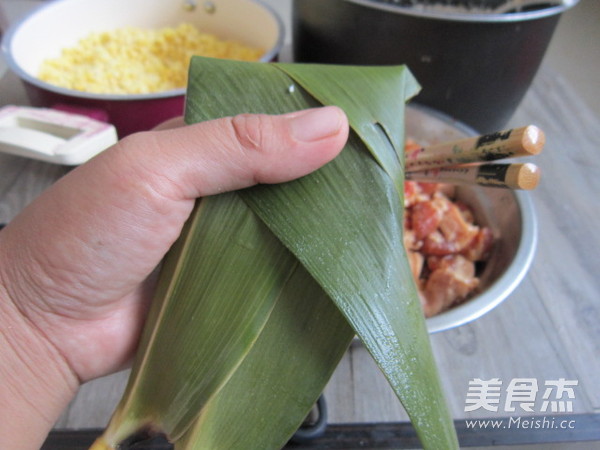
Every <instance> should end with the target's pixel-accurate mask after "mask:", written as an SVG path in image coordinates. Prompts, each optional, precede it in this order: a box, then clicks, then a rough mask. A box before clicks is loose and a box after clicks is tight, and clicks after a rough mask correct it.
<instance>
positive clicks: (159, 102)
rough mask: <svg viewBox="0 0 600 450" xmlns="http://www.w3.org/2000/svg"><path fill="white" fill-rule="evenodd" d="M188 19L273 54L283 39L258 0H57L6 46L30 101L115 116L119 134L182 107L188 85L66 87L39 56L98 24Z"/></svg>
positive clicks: (17, 28) (156, 24)
mask: <svg viewBox="0 0 600 450" xmlns="http://www.w3.org/2000/svg"><path fill="white" fill-rule="evenodd" d="M183 22H187V23H191V24H193V25H195V26H196V27H198V28H199V29H201V30H203V31H205V32H208V33H213V34H215V35H217V36H220V37H222V38H228V39H235V40H238V41H241V42H244V43H246V44H248V45H251V46H256V47H260V48H263V49H265V50H266V52H265V54H264V56H263V57H262V58H261V61H271V60H273V59H276V57H277V55H278V54H279V52H280V50H281V47H282V46H283V39H284V28H283V23H282V21H281V19H280V18H279V17H278V16H277V14H276V13H275V12H274V11H273V10H272V9H271V8H270V7H268V6H267V5H265V4H263V3H261V1H260V0H212V1H210V2H203V3H198V4H196V2H195V1H193V0H153V1H152V2H149V1H148V0H127V1H126V2H124V1H122V0H102V1H97V0H57V1H54V2H51V3H48V4H46V5H43V6H41V7H39V8H38V9H36V10H34V11H33V12H32V13H31V14H29V15H28V16H27V17H25V18H24V19H23V20H22V21H20V22H18V23H16V24H15V25H13V26H12V27H11V28H9V30H8V31H7V33H6V35H5V36H4V39H3V42H2V52H3V54H4V57H5V59H6V61H7V63H8V65H9V67H10V68H11V70H13V71H14V72H15V73H16V74H17V75H18V76H19V77H20V78H21V79H22V80H23V82H24V84H25V88H26V91H27V94H28V96H29V99H30V102H31V104H32V105H33V106H45V107H58V108H59V109H63V110H64V109H66V110H71V111H76V112H82V113H85V114H88V115H91V116H94V117H95V118H101V119H103V120H106V121H107V122H110V123H112V124H113V125H114V126H115V127H116V128H117V131H118V133H119V136H120V137H123V136H126V135H128V134H131V133H134V132H137V131H143V130H148V129H151V128H153V127H154V126H156V125H158V124H159V123H161V122H163V121H165V120H167V119H170V118H172V117H175V116H179V115H181V114H183V108H184V102H185V89H174V90H170V91H164V92H158V93H153V94H132V95H106V94H92V93H86V92H81V91H75V90H71V89H65V88H61V87H58V86H54V85H51V84H49V83H46V82H43V81H41V80H39V79H38V78H37V76H36V73H37V71H38V68H39V67H40V64H41V62H42V61H43V60H44V59H46V58H49V57H56V56H58V55H59V53H60V51H61V50H62V49H63V48H65V47H69V46H73V45H74V44H75V43H76V42H77V41H78V40H79V39H81V38H83V37H85V36H87V35H88V34H90V33H92V32H96V31H106V30H111V29H115V28H121V27H126V26H135V27H141V28H160V27H165V26H176V25H179V24H180V23H183Z"/></svg>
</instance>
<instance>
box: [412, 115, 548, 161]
mask: <svg viewBox="0 0 600 450" xmlns="http://www.w3.org/2000/svg"><path fill="white" fill-rule="evenodd" d="M545 143H546V136H545V135H544V132H543V131H542V130H541V129H539V128H538V127H536V126H535V125H528V126H525V127H521V128H514V129H510V130H505V131H498V132H495V133H490V134H484V135H482V136H476V137H470V138H465V139H459V140H456V141H451V142H446V143H441V144H435V145H431V146H428V147H420V148H416V149H414V150H408V151H407V152H406V167H405V168H406V172H414V171H417V170H424V169H433V168H439V167H446V166H455V165H459V164H468V163H476V162H484V161H495V160H499V159H505V158H512V157H518V156H533V155H537V154H539V153H540V152H541V151H542V149H543V147H544V145H545Z"/></svg>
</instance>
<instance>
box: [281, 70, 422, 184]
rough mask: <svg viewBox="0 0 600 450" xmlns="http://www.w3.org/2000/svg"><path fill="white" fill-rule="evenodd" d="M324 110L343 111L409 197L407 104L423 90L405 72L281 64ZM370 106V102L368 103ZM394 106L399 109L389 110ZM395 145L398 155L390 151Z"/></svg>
mask: <svg viewBox="0 0 600 450" xmlns="http://www.w3.org/2000/svg"><path fill="white" fill-rule="evenodd" d="M278 67H279V68H280V69H281V70H283V71H285V72H286V73H287V74H288V75H289V76H290V77H291V78H292V79H293V80H295V81H296V82H297V83H299V84H300V85H301V86H302V87H303V88H304V89H305V90H306V91H307V92H308V93H310V94H311V95H312V96H313V97H315V98H316V99H317V100H319V102H320V103H322V104H324V105H337V106H339V107H340V108H342V109H343V110H344V111H345V112H346V115H347V116H348V120H349V121H350V126H351V127H352V128H353V129H354V131H355V132H356V133H357V134H358V135H359V136H360V137H361V139H362V141H363V143H364V145H365V146H366V147H367V148H368V149H369V151H370V152H371V154H372V155H373V157H374V158H375V159H376V160H377V161H378V162H379V164H380V165H381V166H382V167H383V169H384V170H385V171H386V172H387V173H388V175H389V176H390V177H391V178H392V180H394V183H395V184H396V187H397V189H398V192H399V193H400V194H401V195H402V194H403V192H404V183H403V182H404V103H405V102H406V100H408V99H409V98H411V97H413V96H414V95H416V94H417V93H418V91H419V85H418V84H417V82H416V80H415V79H414V77H413V76H412V74H411V73H410V72H409V71H408V70H407V69H406V68H405V67H403V66H394V67H387V68H385V69H383V68H381V67H371V66H366V67H360V68H359V69H357V68H353V67H347V66H336V65H318V64H279V65H278ZM366 100H368V101H366ZM390 100H391V101H395V102H398V103H397V105H395V107H385V108H383V107H382V105H388V104H389V103H390ZM390 145H391V146H392V147H393V149H390V148H389V147H390Z"/></svg>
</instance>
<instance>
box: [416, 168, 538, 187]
mask: <svg viewBox="0 0 600 450" xmlns="http://www.w3.org/2000/svg"><path fill="white" fill-rule="evenodd" d="M406 179H407V180H410V181H424V182H434V183H450V184H476V185H479V186H490V187H503V188H509V189H524V190H531V189H535V187H536V186H537V185H538V183H539V181H540V169H539V167H538V166H536V165H535V164H532V163H524V164H466V165H456V166H451V167H440V168H436V169H427V170H420V171H415V172H407V173H406Z"/></svg>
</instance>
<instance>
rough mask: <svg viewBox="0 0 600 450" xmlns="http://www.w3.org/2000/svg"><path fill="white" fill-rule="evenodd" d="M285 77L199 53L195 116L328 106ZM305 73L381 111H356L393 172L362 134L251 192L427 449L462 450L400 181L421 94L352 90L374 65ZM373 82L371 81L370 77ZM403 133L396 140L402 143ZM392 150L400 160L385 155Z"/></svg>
mask: <svg viewBox="0 0 600 450" xmlns="http://www.w3.org/2000/svg"><path fill="white" fill-rule="evenodd" d="M314 67H315V66H312V69H313V70H314ZM284 70H285V72H288V73H291V72H294V70H290V66H288V65H286V66H277V65H266V64H252V63H239V62H232V61H219V60H210V59H204V58H194V59H193V61H192V68H191V77H190V80H191V81H190V87H189V95H188V99H187V107H186V118H187V120H188V121H190V122H195V121H201V120H207V119H211V118H215V117H222V116H226V115H233V114H237V113H240V112H262V113H282V112H288V111H292V110H296V109H299V108H306V107H311V106H315V105H316V104H318V102H317V101H316V100H315V99H314V98H313V97H312V96H310V95H309V94H308V92H307V91H306V90H304V89H300V88H299V89H290V86H291V85H293V84H294V83H295V82H298V83H300V81H298V80H296V79H295V78H294V79H292V78H290V77H289V76H288V75H287V74H286V73H285V72H284ZM301 70H302V72H301V73H300V72H298V73H300V75H298V78H300V79H301V81H302V83H301V84H303V85H304V84H306V83H309V84H310V85H311V88H313V87H314V85H313V83H317V84H319V83H320V84H321V85H320V86H318V89H316V88H315V92H318V95H319V96H322V97H323V98H326V99H327V102H331V103H333V104H335V103H337V101H338V100H339V101H340V102H342V101H343V99H342V98H341V97H344V96H348V95H353V96H355V99H354V101H353V104H354V105H355V106H356V105H361V104H362V105H370V106H369V110H372V109H373V108H375V111H376V114H373V117H375V118H376V123H378V124H380V126H381V128H379V129H381V130H385V133H381V132H375V131H373V130H375V128H373V127H369V126H367V127H366V130H367V131H364V130H365V129H363V128H361V126H360V123H361V121H362V120H363V118H362V117H361V115H362V112H361V110H360V108H358V107H357V106H356V107H353V108H352V109H351V110H350V111H346V113H347V114H348V115H349V116H350V122H351V123H353V124H354V126H355V127H356V128H357V129H358V130H359V131H360V133H361V134H365V133H366V134H369V137H368V138H366V139H367V140H368V142H369V145H370V146H371V147H373V148H375V150H374V152H375V153H376V154H377V155H379V156H378V158H377V160H378V161H380V163H381V165H380V164H378V163H377V162H376V161H375V160H374V159H373V158H372V156H371V154H370V153H369V151H368V150H367V146H366V145H365V143H364V142H363V141H362V140H361V138H360V137H359V136H358V135H357V134H355V133H352V134H351V136H350V138H349V142H348V145H347V147H346V149H345V150H344V151H343V152H342V154H341V155H340V156H339V157H338V158H336V159H335V160H334V161H333V162H332V163H330V164H328V165H327V166H325V167H324V168H322V169H320V170H319V171H317V172H315V173H313V174H311V175H309V176H306V177H303V178H302V179H300V180H296V181H293V182H290V183H285V184H281V185H277V186H259V187H256V188H252V189H247V190H245V191H242V192H240V195H241V196H242V198H243V199H244V200H245V201H246V202H247V203H248V204H249V205H250V207H251V208H252V209H253V211H255V213H256V214H257V215H258V216H259V217H261V219H262V220H263V221H264V222H265V223H266V224H267V225H268V227H269V228H270V229H271V230H272V231H273V233H274V234H275V235H276V236H277V237H278V238H279V239H280V240H281V241H282V242H283V243H284V244H285V245H286V246H287V247H288V248H289V249H290V250H291V251H292V252H293V253H294V254H295V255H296V257H297V258H298V259H299V260H300V261H301V262H302V264H303V265H304V267H306V269H307V270H308V272H309V273H310V274H311V275H312V276H313V277H314V278H315V280H317V281H318V282H319V284H320V285H321V286H322V287H323V289H324V290H325V291H326V292H327V293H328V294H329V296H330V297H331V298H332V299H333V301H334V302H335V303H336V305H337V306H338V308H339V310H340V311H341V312H342V313H343V314H344V316H345V317H346V319H347V320H348V322H349V323H350V324H351V325H352V327H353V328H354V330H355V331H356V332H357V334H358V335H359V336H360V337H361V339H362V341H363V343H364V344H365V346H366V347H367V348H368V350H369V351H370V352H371V354H372V355H373V357H374V358H375V360H376V361H377V362H378V364H379V366H380V368H381V369H382V371H383V372H384V374H385V375H386V377H387V378H388V380H389V382H390V384H391V385H392V387H393V388H394V390H395V391H396V393H397V395H398V396H399V398H400V399H401V401H402V403H403V405H404V406H405V408H406V410H407V412H408V414H409V415H410V417H411V419H412V421H413V424H414V426H415V428H416V430H417V433H418V434H419V437H420V439H421V441H422V443H423V445H424V447H425V448H433V449H438V448H455V447H457V440H456V435H455V431H454V428H453V424H452V421H451V418H450V415H449V413H448V410H447V407H446V404H445V401H444V395H443V392H442V390H441V385H440V382H439V378H438V376H437V371H436V368H435V361H434V359H433V355H432V351H431V348H430V345H429V339H428V335H427V331H426V328H425V323H424V319H423V315H422V311H421V308H420V304H419V300H418V296H417V294H416V290H415V287H414V284H413V283H414V282H413V279H412V276H411V274H410V269H409V266H408V262H407V259H406V254H405V251H404V249H403V243H402V220H403V202H402V197H401V190H399V186H400V184H401V183H402V181H403V178H402V171H401V164H400V162H394V158H396V159H397V155H398V142H403V141H404V136H403V134H402V133H398V125H397V124H394V123H392V122H393V121H394V120H396V121H400V120H401V119H402V117H403V109H404V102H405V100H406V96H407V95H410V93H411V90H410V89H408V90H407V89H405V87H404V86H402V82H401V81H398V83H392V82H390V83H385V84H384V86H386V88H387V89H389V90H388V91H386V92H385V94H386V95H385V96H378V97H377V102H379V103H377V104H374V102H373V99H372V98H370V96H369V95H370V92H372V89H362V90H359V91H356V92H353V91H352V92H351V91H349V90H346V89H344V86H345V83H346V82H348V83H350V84H349V85H350V86H352V80H353V79H354V77H357V76H358V75H357V73H359V74H360V73H361V71H362V70H365V69H364V68H361V67H349V66H345V67H343V68H336V69H335V70H336V72H335V77H318V76H317V77H314V79H313V78H311V77H307V76H305V75H306V70H309V69H301ZM368 70H369V71H371V70H372V68H369V69H368ZM378 70H379V71H380V75H379V77H384V78H385V77H392V78H398V76H400V77H402V74H403V73H404V70H405V69H404V68H398V67H380V68H378ZM399 74H400V75H399ZM295 76H296V72H294V74H293V77H295ZM361 78H362V79H363V80H365V82H366V78H368V77H361ZM242 80H243V81H242ZM307 80H308V81H307ZM394 86H395V88H394ZM374 89H377V86H375V88H374ZM224 92H227V93H228V95H225V96H224V95H223V93H224ZM338 96H339V98H338ZM372 103H373V104H372ZM365 107H366V106H365ZM381 111H387V112H385V113H382V112H381ZM394 130H395V131H394ZM400 131H401V130H400ZM394 133H398V134H394ZM392 134H394V136H393V139H394V142H395V143H394V142H392V141H391V140H390V139H392V136H391V135H392ZM384 136H385V139H384ZM389 152H393V155H391V156H390V155H385V153H389ZM382 155H383V156H382ZM382 166H384V167H385V168H386V170H388V171H389V172H391V175H390V173H389V172H387V173H386V172H385V171H384V170H383V169H382Z"/></svg>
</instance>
